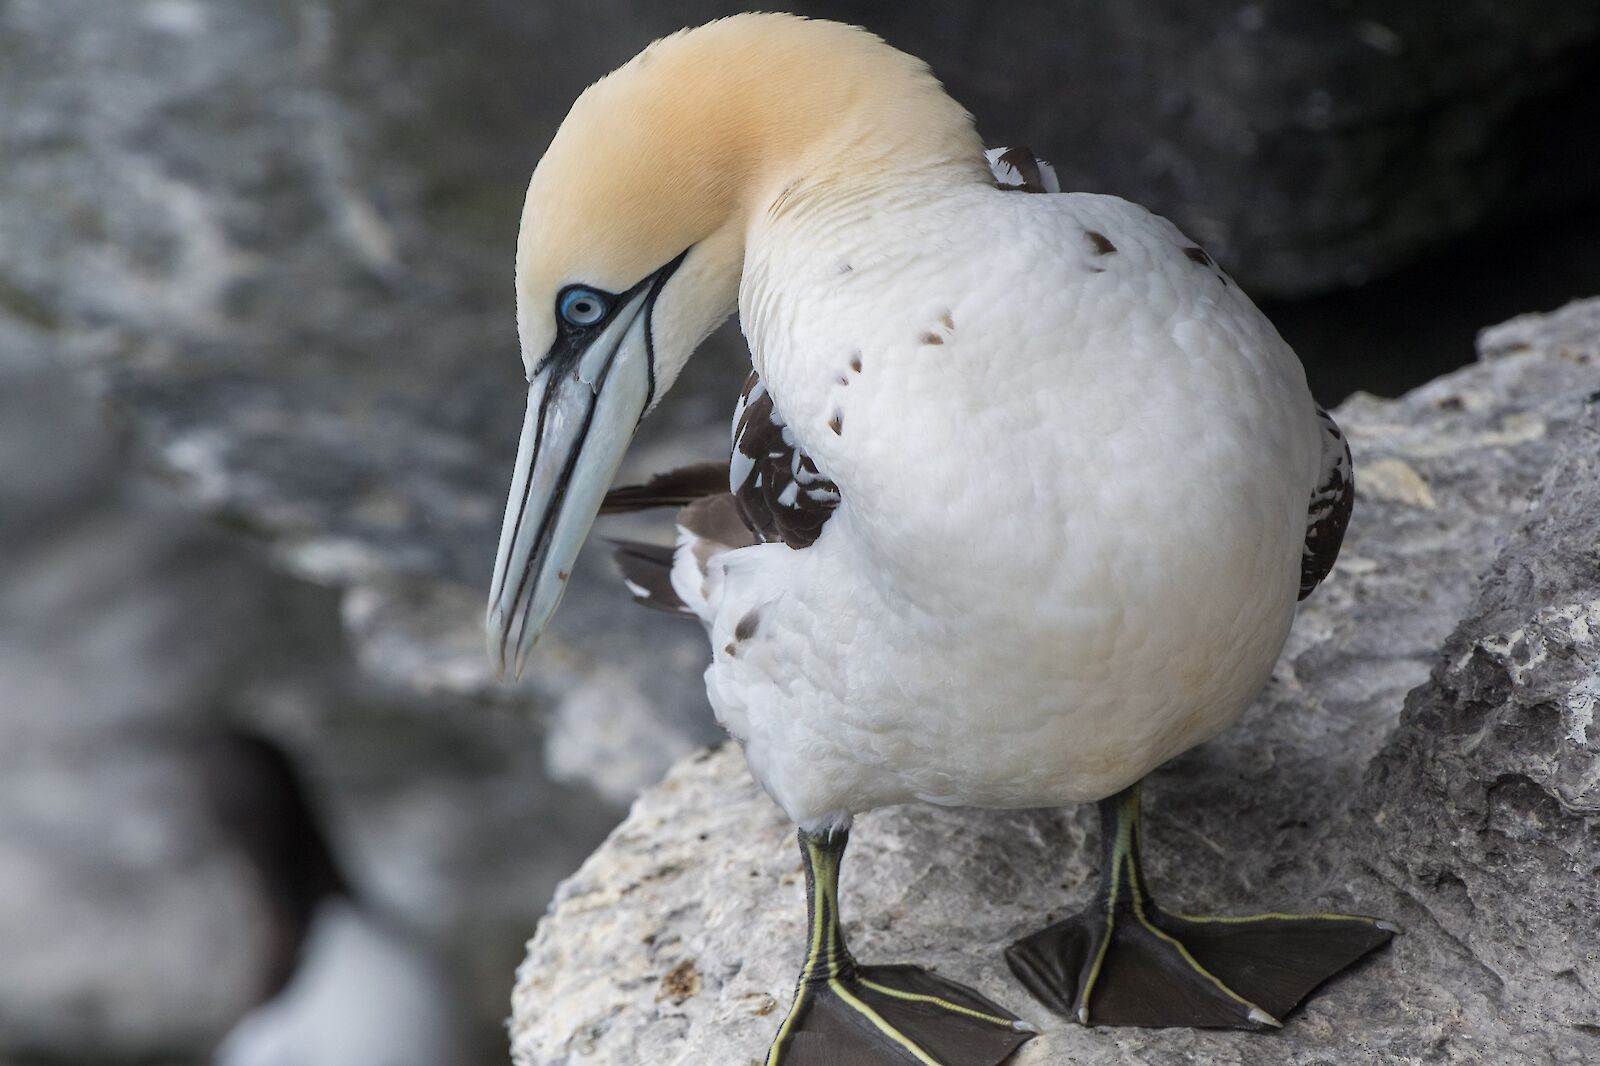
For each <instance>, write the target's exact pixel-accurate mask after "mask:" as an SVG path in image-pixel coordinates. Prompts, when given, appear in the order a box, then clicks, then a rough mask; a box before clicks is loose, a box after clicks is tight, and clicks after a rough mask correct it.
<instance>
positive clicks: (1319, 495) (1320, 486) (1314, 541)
mask: <svg viewBox="0 0 1600 1066" xmlns="http://www.w3.org/2000/svg"><path fill="white" fill-rule="evenodd" d="M1317 417H1318V418H1319V419H1320V420H1321V422H1322V477H1321V478H1320V479H1319V480H1318V482H1317V488H1316V491H1315V492H1313V493H1312V494H1311V507H1310V510H1309V511H1308V512H1307V514H1306V544H1305V550H1304V551H1303V552H1302V553H1301V556H1300V598H1301V599H1302V600H1303V599H1305V598H1306V597H1307V596H1309V595H1311V590H1312V589H1314V588H1316V587H1317V586H1318V585H1320V584H1321V583H1322V579H1323V578H1325V577H1327V576H1328V573H1329V572H1330V571H1331V570H1332V569H1333V562H1334V560H1335V559H1337V558H1338V557H1339V546H1340V545H1341V544H1343V543H1344V531H1345V529H1346V528H1347V527H1348V526H1349V525H1350V512H1351V511H1352V510H1354V509H1355V503H1356V482H1355V472H1354V467H1353V465H1352V464H1351V462H1350V443H1349V442H1348V441H1346V440H1345V439H1344V434H1343V433H1342V432H1340V430H1339V425H1338V423H1336V422H1335V421H1334V420H1333V416H1332V415H1330V414H1328V412H1326V411H1324V410H1323V409H1322V408H1320V407H1318V408H1317Z"/></svg>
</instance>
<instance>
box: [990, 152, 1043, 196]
mask: <svg viewBox="0 0 1600 1066" xmlns="http://www.w3.org/2000/svg"><path fill="white" fill-rule="evenodd" d="M985 158H987V159H988V160H989V170H990V172H991V173H993V174H994V183H995V185H996V186H998V187H999V188H1002V189H1015V190H1017V191H1018V192H1046V193H1048V192H1060V191H1061V182H1060V181H1059V180H1058V179H1057V178H1056V168H1055V167H1053V166H1051V165H1050V164H1049V163H1046V162H1045V161H1044V160H1043V159H1040V158H1039V157H1038V156H1036V155H1034V154H1033V151H1032V150H1031V149H1028V148H1024V147H1022V146H1020V145H1019V146H1017V147H1015V148H991V149H989V151H988V152H987V153H985Z"/></svg>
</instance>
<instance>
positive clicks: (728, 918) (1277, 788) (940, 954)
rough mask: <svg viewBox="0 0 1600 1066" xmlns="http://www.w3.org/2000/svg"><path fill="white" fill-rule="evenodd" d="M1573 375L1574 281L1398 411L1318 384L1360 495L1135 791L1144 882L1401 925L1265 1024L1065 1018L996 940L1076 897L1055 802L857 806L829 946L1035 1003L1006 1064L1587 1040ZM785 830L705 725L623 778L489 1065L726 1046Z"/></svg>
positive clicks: (748, 1007)
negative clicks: (1345, 440) (1287, 615)
mask: <svg viewBox="0 0 1600 1066" xmlns="http://www.w3.org/2000/svg"><path fill="white" fill-rule="evenodd" d="M1597 388H1600V301H1589V302H1587V303H1579V304H1574V305H1571V306H1569V307H1568V308H1566V309H1564V310H1562V311H1560V312H1558V313H1556V314H1553V315H1550V316H1532V317H1529V318H1526V319H1522V320H1518V321H1516V322H1513V323H1509V324H1507V325H1506V326H1503V327H1498V328H1496V329H1494V330H1490V331H1487V332H1486V333H1485V334H1484V336H1483V340H1482V344H1481V361H1480V362H1479V363H1477V364H1475V365H1473V366H1470V367H1467V368H1465V369H1463V370H1461V371H1458V372H1456V373H1454V374H1451V375H1449V376H1447V377H1444V378H1441V379H1439V380H1438V381H1435V382H1433V383H1431V384H1429V385H1428V386H1426V387H1424V388H1421V389H1418V390H1416V391H1414V392H1412V393H1410V394H1409V395H1407V396H1405V397H1403V398H1402V399H1400V400H1397V401H1383V400H1377V399H1373V398H1371V397H1363V396H1358V397H1355V398H1353V399H1352V400H1351V401H1349V402H1348V403H1346V404H1345V405H1343V406H1342V407H1341V408H1340V409H1339V411H1338V418H1339V422H1340V424H1341V425H1342V426H1344V427H1345V428H1346V430H1347V432H1348V434H1349V437H1350V440H1351V443H1352V447H1353V449H1354V451H1355V456H1356V471H1357V475H1356V476H1357V485H1358V492H1359V493H1360V495H1359V502H1358V505H1357V508H1356V514H1355V520H1354V523H1353V525H1352V527H1351V531H1350V536H1349V540H1348V542H1347V544H1346V547H1345V550H1344V553H1343V554H1342V555H1341V557H1340V560H1339V564H1338V566H1337V568H1336V569H1335V571H1334V574H1333V576H1332V577H1331V579H1330V580H1329V582H1328V583H1327V584H1325V585H1324V587H1323V588H1322V589H1320V590H1319V591H1318V593H1317V594H1316V595H1315V596H1314V597H1313V598H1312V599H1311V600H1309V601H1307V603H1306V604H1305V605H1304V606H1303V608H1302V611H1301V613H1300V616H1299V618H1298V619H1297V621H1296V624H1295V628H1294V632H1293V634H1292V636H1291V638H1290V642H1289V646H1288V648H1287V649H1286V651H1285V654H1284V656H1283V658H1282V660H1281V662H1280V663H1279V665H1278V668H1277V670H1276V671H1275V673H1274V676H1273V678H1272V681H1271V682H1270V683H1269V685H1268V687H1267V690H1266V691H1265V692H1264V693H1263V695H1262V697H1261V698H1260V699H1259V700H1258V701H1257V703H1256V705H1255V706H1254V707H1253V708H1252V709H1251V710H1250V711H1249V712H1248V713H1247V715H1246V717H1245V719H1244V720H1243V722H1242V723H1241V724H1240V725H1239V726H1238V727H1236V728H1234V729H1233V730H1231V731H1229V732H1228V733H1226V734H1224V735H1223V736H1222V737H1220V738H1218V739H1217V740H1215V741H1213V742H1211V743H1209V744H1206V745H1203V746H1202V747H1200V748H1197V749H1195V750H1194V751H1191V752H1189V753H1187V754H1186V755H1184V756H1182V757H1180V758H1179V759H1177V760H1174V761H1173V762H1172V763H1170V764H1168V765H1167V766H1166V767H1163V768H1162V769H1161V770H1159V771H1158V772H1157V773H1156V774H1155V775H1154V776H1153V777H1152V779H1151V781H1150V784H1149V786H1148V787H1147V790H1146V791H1147V817H1146V824H1147V834H1148V841H1149V843H1148V845H1147V848H1146V855H1147V860H1148V862H1149V864H1150V867H1151V880H1152V884H1153V886H1154V889H1155V891H1156V893H1157V895H1158V896H1159V897H1160V898H1161V899H1162V900H1163V901H1170V902H1171V903H1172V904H1175V905H1176V906H1177V907H1178V909H1180V910H1188V911H1200V910H1204V909H1211V910H1217V909H1221V910H1223V911H1230V910H1231V911H1232V912H1234V913H1247V912H1248V911H1249V909H1251V908H1252V907H1255V908H1260V907H1272V908H1317V909H1323V908H1332V909H1336V910H1341V911H1346V912H1350V911H1354V912H1358V913H1370V914H1377V915H1381V916H1384V917H1387V918H1390V919H1392V920H1395V921H1397V922H1398V923H1399V924H1400V925H1401V926H1402V927H1403V928H1404V929H1405V930H1406V935H1405V936H1402V937H1400V938H1397V939H1396V941H1395V942H1394V944H1393V946H1392V947H1391V948H1390V949H1389V950H1387V951H1386V952H1383V953H1381V954H1379V955H1378V956H1376V957H1375V958H1373V959H1372V960H1370V961H1368V962H1367V963H1365V964H1364V965H1362V966H1360V967H1359V968H1357V969H1356V970H1355V971H1353V972H1351V973H1350V974H1348V975H1346V976H1344V977H1341V978H1340V979H1338V980H1336V981H1334V982H1333V983H1332V984H1331V985H1330V986H1328V987H1327V988H1325V989H1324V990H1323V991H1322V993H1321V994H1319V995H1318V996H1316V997H1315V998H1313V999H1312V1000H1311V1001H1310V1003H1309V1004H1308V1005H1307V1006H1306V1007H1305V1008H1304V1009H1302V1010H1301V1011H1299V1012H1297V1013H1296V1014H1295V1015H1293V1016H1291V1018H1290V1019H1289V1021H1288V1025H1287V1027H1286V1029H1285V1030H1284V1031H1283V1032H1282V1033H1280V1034H1276V1035H1268V1036H1258V1035H1255V1034H1239V1033H1215V1032H1197V1031H1185V1030H1142V1029H1120V1030H1105V1029H1084V1028H1081V1027H1078V1026H1076V1025H1071V1024H1067V1023H1065V1022H1063V1021H1062V1020H1061V1019H1059V1018H1055V1017H1053V1016H1051V1015H1049V1014H1048V1013H1047V1012H1045V1011H1044V1010H1043V1009H1042V1008H1040V1007H1038V1006H1037V1005H1036V1004H1034V1003H1032V1002H1031V1001H1030V1000H1029V999H1028V997H1027V995H1026V993H1025V992H1024V991H1023V990H1022V989H1021V988H1020V986H1018V985H1017V984H1016V983H1015V982H1014V981H1013V980H1012V979H1011V978H1010V976H1009V974H1008V973H1007V971H1006V967H1005V964H1004V962H1003V961H1002V959H1001V954H1000V952H1001V950H1002V948H1003V947H1004V946H1005V945H1006V944H1008V943H1009V942H1010V941H1011V940H1013V939H1014V938H1016V937H1017V936H1019V935H1022V934H1025V933H1028V932H1031V931H1033V930H1034V929H1037V928H1039V927H1041V926H1043V925H1045V924H1046V923H1048V922H1050V921H1053V920H1055V919H1057V918H1059V917H1061V916H1062V915H1064V914H1066V913H1068V912H1069V911H1070V910H1073V909H1076V908H1077V907H1079V906H1081V905H1082V904H1083V903H1084V902H1085V900H1086V899H1087V897H1088V894H1089V892H1090V890H1091V888H1092V886H1093V881H1094V877H1095V874H1096V867H1097V863H1098V855H1097V852H1096V849H1095V847H1094V831H1093V829H1092V828H1091V826H1092V811H1091V810H1090V809H1088V808H1078V809H1073V810H1063V811H1053V810H1051V811H1016V812H993V811H977V810H946V809H935V808H927V807H914V808H897V809H892V810H886V811H878V812H874V813H872V814H869V815H867V816H865V817H863V818H861V819H859V820H858V822H857V828H856V830H855V832H854V833H853V834H852V836H853V841H854V847H853V849H852V851H851V853H850V854H849V856H847V859H846V862H845V875H844V888H843V902H842V907H843V911H844V917H845V921H846V927H847V930H848V931H849V933H850V935H851V936H852V938H853V939H852V946H853V947H854V948H855V949H856V952H857V954H858V956H860V957H862V958H863V959H867V960H872V961H882V962H889V961H896V960H908V961H910V960H914V961H917V962H920V963H923V964H931V965H932V966H934V967H935V968H936V969H938V970H939V971H941V972H943V973H947V974H949V975H951V976H953V977H955V978H957V979H958V980H962V981H965V982H970V983H972V984H973V985H975V986H976V987H978V988H979V989H980V990H982V991H983V992H984V993H985V994H987V995H989V996H991V997H993V998H994V999H996V1000H997V1001H999V1002H1001V1003H1004V1004H1007V1005H1009V1006H1011V1007H1012V1008H1014V1009H1016V1010H1018V1011H1020V1012H1021V1013H1022V1014H1023V1015H1024V1016H1025V1017H1027V1018H1028V1019H1029V1020H1031V1021H1034V1022H1036V1023H1038V1024H1040V1025H1041V1027H1042V1028H1043V1029H1044V1033H1043V1035H1042V1036H1041V1037H1040V1038H1038V1039H1036V1040H1034V1041H1033V1042H1031V1043H1030V1044H1028V1045H1027V1046H1026V1047H1025V1049H1024V1050H1023V1051H1022V1052H1021V1053H1020V1054H1019V1055H1018V1056H1017V1058H1016V1060H1015V1061H1016V1062H1017V1063H1018V1066H1027V1064H1033V1063H1047V1062H1094V1063H1115V1062H1125V1063H1143V1064H1156V1066H1162V1064H1177V1063H1192V1062H1197V1061H1198V1062H1212V1061H1218V1062H1220V1061H1226V1062H1240V1063H1248V1064H1256V1063H1260V1064H1263V1066H1265V1064H1268V1063H1271V1064H1281V1063H1285V1062H1292V1063H1296V1064H1306V1063H1314V1062H1355V1061H1376V1062H1386V1063H1403V1062H1422V1061H1428V1062H1446V1063H1480V1062H1527V1063H1546V1062H1550V1063H1574V1064H1575V1063H1579V1062H1587V1061H1592V1060H1593V1058H1594V1057H1595V1055H1596V1054H1597V1053H1600V1026H1597V1021H1600V1018H1597V1009H1596V1006H1595V1004H1596V1002H1597V998H1596V996H1595V991H1596V989H1597V988H1600V970H1597V967H1596V945H1597V944H1600V926H1597V924H1596V918H1595V915H1596V914H1600V899H1597V898H1596V885H1597V883H1600V882H1597V881H1596V877H1595V874H1596V870H1597V868H1600V816H1597V815H1600V811H1597V808H1596V800H1597V784H1600V728H1596V727H1595V725H1594V718H1593V711H1594V691H1595V689H1596V687H1597V686H1600V681H1597V680H1596V678H1597V677H1600V659H1597V657H1600V628H1595V625H1594V622H1593V621H1592V619H1593V617H1594V613H1595V610H1596V607H1595V603H1596V590H1597V589H1596V586H1597V582H1600V557H1597V555H1596V552H1595V548H1594V544H1595V542H1596V537H1595V531H1596V530H1597V529H1600V478H1597V477H1596V476H1595V475H1596V473H1597V471H1596V458H1595V457H1596V455H1597V449H1596V443H1597V438H1596V434H1597V433H1600V410H1597V408H1596V407H1595V405H1594V404H1593V403H1592V402H1591V401H1590V400H1588V399H1587V397H1589V396H1590V394H1592V393H1594V392H1595V391H1596V389H1597ZM1484 575H1486V576H1484ZM1480 577H1481V578H1482V580H1481V581H1480ZM1408 693H1409V695H1408ZM791 834H792V828H791V827H790V826H789V825H787V824H786V823H785V819H784V818H783V817H782V816H781V815H780V814H779V813H778V812H777V811H776V810H775V808H774V807H773V805H772V804H771V803H770V802H769V801H768V800H767V799H766V798H765V797H764V796H762V795H761V794H760V792H759V790H758V789H757V787H756V786H755V785H754V784H753V783H752V782H751V780H750V777H749V775H748V773H747V772H746V770H745V768H744V766H743V760H742V758H741V756H740V754H739V752H738V750H737V749H736V748H735V747H733V746H731V745H729V746H725V747H723V748H721V749H718V750H714V751H708V752H705V753H702V754H699V755H696V756H693V757H691V758H690V759H688V760H686V761H685V762H683V763H681V764H679V766H678V767H676V768H675V769H674V771H673V772H672V773H671V774H670V775H669V776H668V777H667V779H666V780H665V781H664V782H663V783H662V784H661V785H660V786H658V787H656V788H654V789H651V790H649V791H647V792H646V793H645V794H644V795H643V796H642V797H641V798H640V800H639V801H638V802H637V804H636V805H635V806H634V809H633V812H632V813H631V814H630V816H629V818H628V820H627V821H626V822H624V823H623V825H622V826H621V827H620V828H619V829H618V830H617V831H616V832H615V833H613V834H612V836H611V838H610V839H609V840H608V841H607V843H606V844H605V845H604V846H603V847H602V848H601V849H600V850H599V851H597V852H596V853H595V854H594V855H593V856H591V857H590V859H589V860H588V862H586V863H585V864H584V866H583V867H582V868H581V869H580V870H579V872H578V873H577V874H576V875H574V876H573V877H572V878H570V879H569V880H568V881H566V882H565V883H564V884H563V885H562V887H561V889H560V890H559V891H558V893H557V897H556V902H555V903H554V905H553V906H552V909H551V911H550V914H549V915H548V916H547V917H546V918H545V920H544V921H543V922H542V923H541V924H540V926H539V929H538V932H537V934H536V935H535V936H534V938H533V940H532V942H531V943H530V945H529V951H528V957H527V960H526V961H525V962H524V964H523V966H522V969H521V971H520V972H519V979H518V984H517V989H516V992H515V996H514V1000H513V1008H514V1009H513V1023H512V1034H513V1041H514V1053H515V1059H516V1061H517V1062H518V1063H519V1066H556V1064H562V1066H574V1064H577V1063H594V1064H596V1066H599V1064H611V1063H615V1064H623V1063H630V1064H631V1063H651V1064H669V1063H694V1062H725V1063H734V1064H739V1066H744V1064H747V1063H758V1062H759V1061H760V1060H761V1057H762V1055H763V1054H764V1051H765V1048H766V1045H767V1043H768V1041H769V1040H770V1038H771V1035H772V1033H773V1031H774V1028H775V1026H776V1024H777V1022H778V1020H779V1018H781V1016H782V1011H783V1009H784V1008H785V1007H786V1005H787V1003H788V1002H789V1000H790V997H791V995H792V986H793V981H794V977H795V973H796V968H797V966H798V964H799V958H800V953H801V946H802V944H801V942H802V938H803V931H802V926H803V919H804V914H803V905H802V896H801V891H802V881H801V871H800V864H799V861H798V856H797V853H796V852H795V849H794V845H793V840H792V835H791ZM691 977H692V978H693V979H692V980H691V979H690V978H691Z"/></svg>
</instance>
